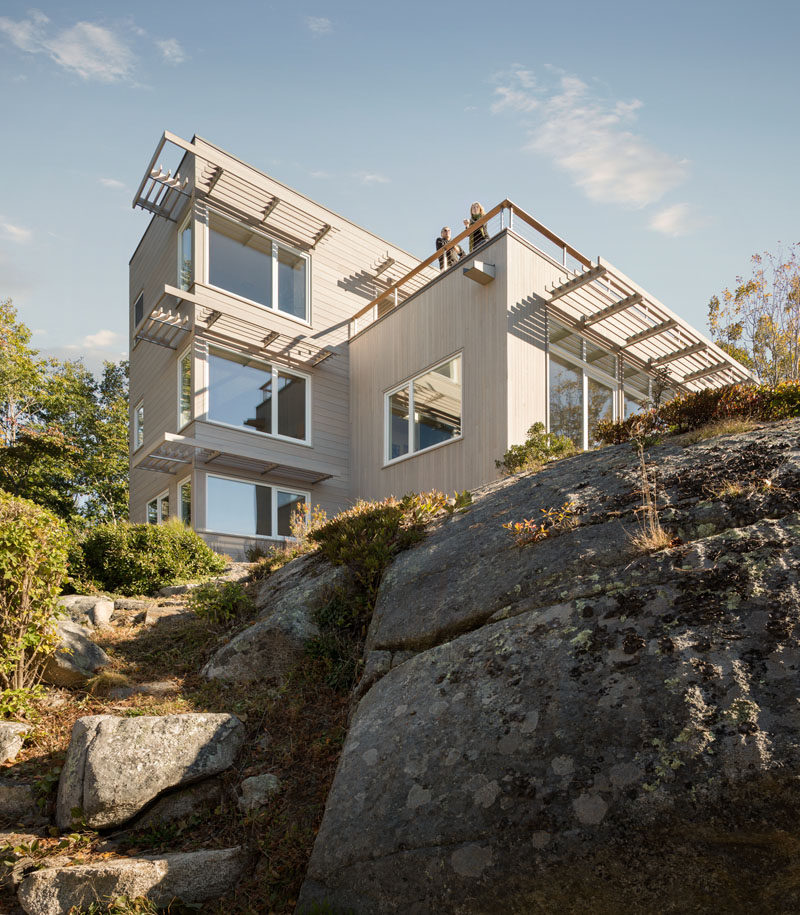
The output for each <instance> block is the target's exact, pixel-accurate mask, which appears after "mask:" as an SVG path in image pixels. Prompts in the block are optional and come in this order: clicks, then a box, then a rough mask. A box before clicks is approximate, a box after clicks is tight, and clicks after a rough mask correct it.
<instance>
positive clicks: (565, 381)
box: [550, 354, 583, 448]
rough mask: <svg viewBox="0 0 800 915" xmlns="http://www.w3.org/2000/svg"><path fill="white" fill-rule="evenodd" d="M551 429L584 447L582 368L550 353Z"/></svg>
mask: <svg viewBox="0 0 800 915" xmlns="http://www.w3.org/2000/svg"><path fill="white" fill-rule="evenodd" d="M550 431H551V432H555V433H556V434H558V435H565V436H566V437H567V438H571V439H572V441H573V442H575V444H576V445H577V446H578V447H579V448H582V447H583V379H582V376H581V370H580V369H579V368H575V367H573V366H571V365H570V364H569V363H568V362H563V361H562V360H561V359H558V358H556V357H555V356H553V355H552V354H551V355H550Z"/></svg>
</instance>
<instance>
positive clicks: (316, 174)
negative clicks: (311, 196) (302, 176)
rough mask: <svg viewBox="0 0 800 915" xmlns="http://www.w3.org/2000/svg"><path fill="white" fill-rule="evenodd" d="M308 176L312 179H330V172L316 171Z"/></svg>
mask: <svg viewBox="0 0 800 915" xmlns="http://www.w3.org/2000/svg"><path fill="white" fill-rule="evenodd" d="M309 174H310V175H311V177H312V178H330V177H331V175H330V172H324V171H320V170H319V169H317V170H316V171H313V172H310V173H309Z"/></svg>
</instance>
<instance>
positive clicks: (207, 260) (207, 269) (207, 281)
mask: <svg viewBox="0 0 800 915" xmlns="http://www.w3.org/2000/svg"><path fill="white" fill-rule="evenodd" d="M208 213H209V219H208V221H207V223H206V231H205V233H204V236H205V244H204V256H203V263H204V269H203V283H204V285H206V286H208V288H209V289H214V290H216V291H217V292H222V293H224V294H225V295H229V296H233V297H234V298H235V299H238V300H239V301H240V302H246V303H247V304H248V305H255V306H256V307H258V308H265V309H266V310H267V311H269V312H272V313H274V314H278V315H281V316H282V317H284V318H286V319H287V320H288V321H296V322H297V323H298V324H302V325H304V326H305V327H311V319H312V315H311V256H310V254H309V253H308V252H307V251H303V250H302V249H301V248H295V247H293V246H292V245H290V244H287V243H286V242H284V241H279V240H278V239H276V238H273V237H272V236H271V235H269V234H268V233H267V232H262V231H261V230H260V229H257V228H255V227H254V226H251V225H248V224H247V223H244V222H240V221H239V220H237V219H232V218H231V217H230V216H228V215H226V214H225V213H221V212H220V211H219V210H217V209H215V208H214V207H209V208H208ZM212 217H213V220H214V221H216V220H220V221H222V222H226V223H229V224H230V225H233V226H237V227H238V228H241V229H245V230H246V231H247V232H250V233H252V234H253V235H258V236H259V237H260V238H263V239H264V240H265V241H268V242H269V243H270V244H271V246H272V248H271V250H272V253H271V255H270V258H271V260H272V283H271V287H272V288H271V289H270V304H269V305H265V304H264V303H263V302H256V301H255V299H248V298H247V297H246V296H243V295H239V293H238V292H233V290H231V289H225V287H224V286H216V285H214V284H213V283H212V282H211V278H210V277H211V233H212V232H216V231H217V230H216V229H215V228H214V226H213V225H212ZM220 234H222V235H224V234H225V233H224V232H222V233H220ZM234 241H235V239H234ZM279 247H283V248H284V249H285V250H286V251H289V252H290V253H291V254H294V255H295V256H297V257H301V258H302V259H303V260H304V261H305V265H306V269H305V280H306V281H305V287H306V288H305V296H306V308H305V317H304V318H298V317H297V316H296V315H292V314H289V312H286V311H281V309H280V308H278V307H277V305H276V304H275V303H276V302H278V301H279V292H278V272H279V265H278V248H279ZM265 256H266V254H265ZM195 279H196V277H195Z"/></svg>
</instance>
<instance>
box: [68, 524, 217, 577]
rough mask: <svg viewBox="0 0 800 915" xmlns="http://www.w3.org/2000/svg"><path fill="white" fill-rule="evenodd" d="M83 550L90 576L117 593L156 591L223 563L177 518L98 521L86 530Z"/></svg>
mask: <svg viewBox="0 0 800 915" xmlns="http://www.w3.org/2000/svg"><path fill="white" fill-rule="evenodd" d="M81 550H82V553H83V563H84V569H85V574H86V575H87V576H88V578H89V579H90V580H91V581H92V582H93V583H94V584H95V585H96V586H97V587H99V588H100V589H101V590H104V591H112V592H116V593H120V594H154V593H155V592H156V591H158V589H159V588H163V587H164V586H165V585H170V584H174V583H176V582H180V581H190V580H192V579H197V578H205V577H208V576H209V575H214V574H216V573H219V572H221V571H222V570H223V569H224V568H225V559H224V557H222V556H220V555H219V554H218V553H215V552H214V551H213V550H212V549H211V548H210V547H209V546H208V544H207V543H206V542H205V541H204V540H203V538H202V537H200V535H199V534H196V533H195V532H194V531H193V530H191V529H190V528H188V527H186V526H185V525H183V524H181V522H180V521H177V520H172V521H168V522H166V523H165V524H129V523H127V522H117V523H115V524H101V525H99V526H98V527H96V528H94V529H93V530H91V531H89V533H88V534H86V536H85V537H84V539H83V541H82V542H81Z"/></svg>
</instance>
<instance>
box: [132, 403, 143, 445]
mask: <svg viewBox="0 0 800 915" xmlns="http://www.w3.org/2000/svg"><path fill="white" fill-rule="evenodd" d="M143 444H144V401H143V400H140V401H139V403H138V404H136V407H135V408H134V411H133V450H134V451H135V450H136V449H137V448H141V447H142V445H143Z"/></svg>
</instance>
